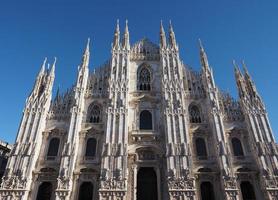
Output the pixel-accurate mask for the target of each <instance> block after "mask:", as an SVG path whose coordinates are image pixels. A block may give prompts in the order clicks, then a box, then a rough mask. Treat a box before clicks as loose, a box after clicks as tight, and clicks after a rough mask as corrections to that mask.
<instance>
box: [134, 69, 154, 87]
mask: <svg viewBox="0 0 278 200" xmlns="http://www.w3.org/2000/svg"><path fill="white" fill-rule="evenodd" d="M137 87H138V90H142V91H149V90H151V73H150V70H149V69H148V68H147V67H142V68H141V69H140V71H139V73H138V83H137Z"/></svg>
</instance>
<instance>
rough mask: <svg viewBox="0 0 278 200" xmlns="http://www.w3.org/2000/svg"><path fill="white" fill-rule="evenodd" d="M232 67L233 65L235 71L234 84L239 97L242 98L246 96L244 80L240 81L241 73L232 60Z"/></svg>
mask: <svg viewBox="0 0 278 200" xmlns="http://www.w3.org/2000/svg"><path fill="white" fill-rule="evenodd" d="M233 65H234V70H235V78H236V84H237V88H238V93H239V97H244V96H246V94H247V93H246V89H245V83H244V80H243V79H242V74H241V71H240V69H239V67H238V65H237V64H236V62H235V60H233Z"/></svg>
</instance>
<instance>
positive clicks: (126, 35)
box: [123, 20, 130, 50]
mask: <svg viewBox="0 0 278 200" xmlns="http://www.w3.org/2000/svg"><path fill="white" fill-rule="evenodd" d="M123 48H126V49H128V50H129V49H130V43H129V30H128V21H127V20H126V21H125V33H124V38H123Z"/></svg>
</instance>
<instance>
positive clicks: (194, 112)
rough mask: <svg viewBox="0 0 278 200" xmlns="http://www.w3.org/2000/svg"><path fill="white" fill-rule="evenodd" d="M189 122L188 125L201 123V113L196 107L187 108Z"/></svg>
mask: <svg viewBox="0 0 278 200" xmlns="http://www.w3.org/2000/svg"><path fill="white" fill-rule="evenodd" d="M189 121H190V123H201V122H202V119H201V112H200V110H199V108H198V106H196V105H193V106H190V107H189Z"/></svg>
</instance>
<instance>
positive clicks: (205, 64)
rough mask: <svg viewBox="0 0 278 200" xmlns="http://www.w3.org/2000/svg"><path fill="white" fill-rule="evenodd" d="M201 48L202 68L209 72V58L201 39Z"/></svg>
mask: <svg viewBox="0 0 278 200" xmlns="http://www.w3.org/2000/svg"><path fill="white" fill-rule="evenodd" d="M199 47H200V60H201V64H202V67H203V69H204V70H207V69H208V68H209V63H208V57H207V54H206V52H205V49H204V47H203V45H202V41H201V39H199Z"/></svg>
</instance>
